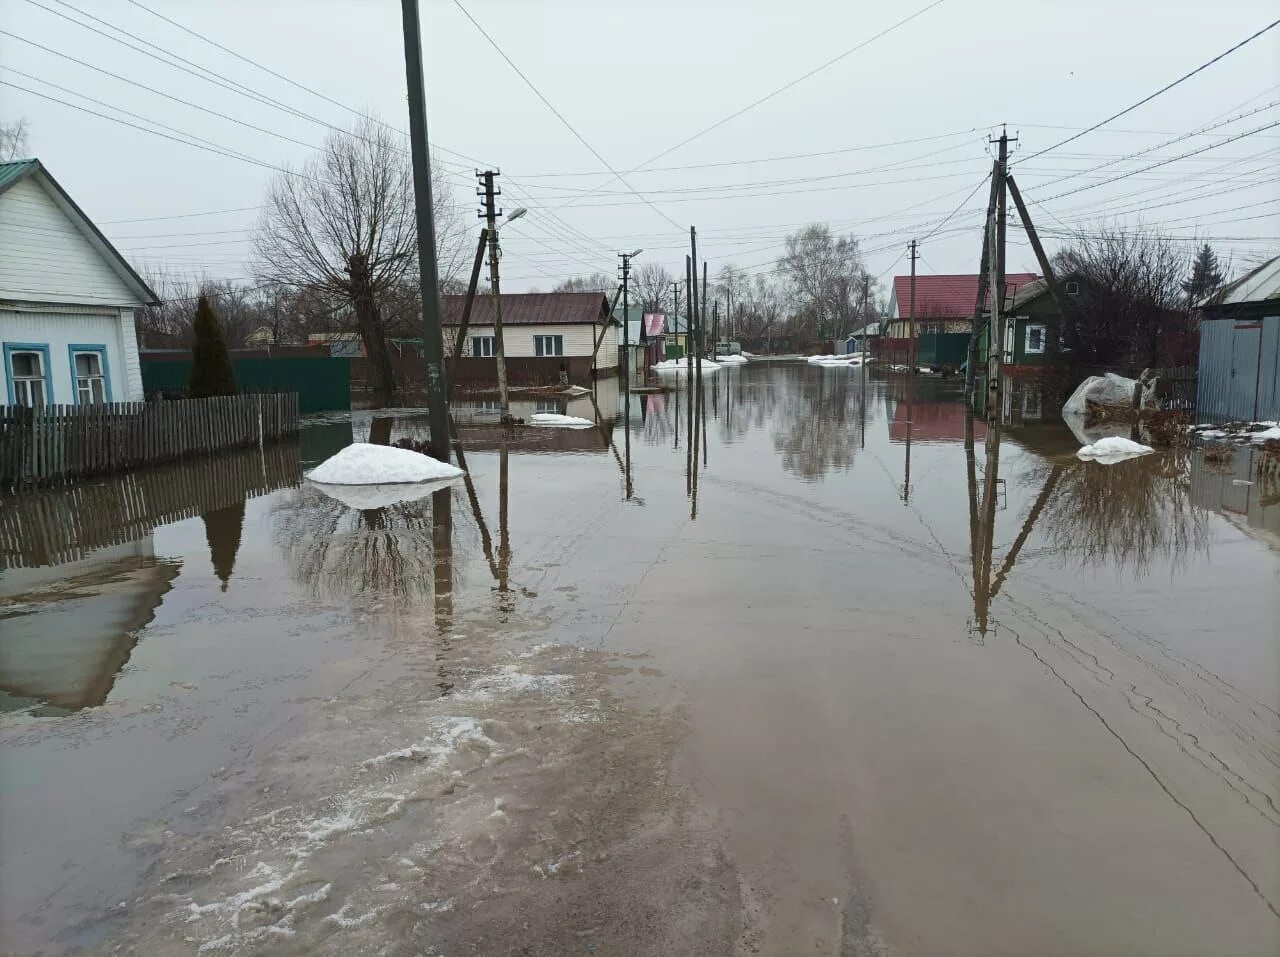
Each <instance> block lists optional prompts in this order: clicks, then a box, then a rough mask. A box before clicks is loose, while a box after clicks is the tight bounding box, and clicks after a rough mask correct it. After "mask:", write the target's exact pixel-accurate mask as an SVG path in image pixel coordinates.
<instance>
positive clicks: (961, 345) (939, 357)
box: [916, 332, 969, 366]
mask: <svg viewBox="0 0 1280 957" xmlns="http://www.w3.org/2000/svg"><path fill="white" fill-rule="evenodd" d="M968 354H969V333H967V332H938V333H933V332H927V333H921V335H920V340H919V342H918V344H917V347H916V361H917V362H918V363H920V365H922V366H959V365H961V364H962V363H963V362H964V361H965V358H966V357H967V356H968Z"/></svg>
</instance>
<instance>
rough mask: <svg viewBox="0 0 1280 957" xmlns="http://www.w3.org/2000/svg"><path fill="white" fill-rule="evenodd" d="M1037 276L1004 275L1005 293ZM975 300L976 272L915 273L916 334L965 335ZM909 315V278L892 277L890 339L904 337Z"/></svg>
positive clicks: (968, 328)
mask: <svg viewBox="0 0 1280 957" xmlns="http://www.w3.org/2000/svg"><path fill="white" fill-rule="evenodd" d="M1037 278H1039V277H1037V276H1036V274H1035V273H1009V274H1008V275H1006V276H1005V289H1006V295H1008V294H1009V292H1010V291H1013V290H1017V289H1018V288H1020V287H1021V286H1025V285H1026V284H1027V283H1029V282H1032V281H1033V280H1035V279H1037ZM977 299H978V274H977V273H971V274H958V275H943V276H916V299H915V317H916V335H917V336H918V335H921V334H924V333H961V332H962V333H965V334H968V333H969V332H970V330H971V329H972V328H973V308H974V305H975V303H976V302H977ZM910 315H911V277H910V276H894V277H893V292H892V293H891V294H890V297H889V316H888V319H887V320H886V324H887V328H886V330H885V334H886V335H888V336H889V337H890V338H893V339H904V338H906V336H907V325H908V320H909V318H910Z"/></svg>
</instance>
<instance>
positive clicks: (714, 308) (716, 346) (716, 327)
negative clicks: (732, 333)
mask: <svg viewBox="0 0 1280 957" xmlns="http://www.w3.org/2000/svg"><path fill="white" fill-rule="evenodd" d="M718 355H720V300H719V299H717V300H716V301H715V302H714V303H712V304H711V358H712V359H713V360H714V359H715V357H716V356H718ZM719 394H720V393H719V392H717V393H716V395H719Z"/></svg>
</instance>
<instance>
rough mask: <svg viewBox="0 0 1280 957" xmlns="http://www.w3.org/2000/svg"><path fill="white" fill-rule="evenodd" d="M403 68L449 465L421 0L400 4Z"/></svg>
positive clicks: (431, 372) (436, 406) (429, 326)
mask: <svg viewBox="0 0 1280 957" xmlns="http://www.w3.org/2000/svg"><path fill="white" fill-rule="evenodd" d="M400 9H401V16H402V20H403V29H404V68H405V77H406V79H407V81H408V88H409V146H410V152H411V155H412V157H413V195H414V207H415V210H416V213H417V226H418V289H419V294H420V295H421V297H422V351H423V353H424V354H425V355H426V359H427V370H426V371H427V383H426V385H427V421H428V422H429V423H430V426H431V450H432V452H433V454H434V455H435V457H436V458H438V459H440V460H441V461H443V462H447V461H449V397H448V396H447V395H446V394H445V393H446V386H445V370H444V328H443V326H444V314H443V312H442V311H441V309H440V274H439V267H438V264H437V263H436V228H435V219H434V213H433V212H432V199H431V153H430V150H429V149H428V146H427V106H426V91H425V90H424V87H423V80H422V34H421V27H420V25H419V21H418V0H401V4H400Z"/></svg>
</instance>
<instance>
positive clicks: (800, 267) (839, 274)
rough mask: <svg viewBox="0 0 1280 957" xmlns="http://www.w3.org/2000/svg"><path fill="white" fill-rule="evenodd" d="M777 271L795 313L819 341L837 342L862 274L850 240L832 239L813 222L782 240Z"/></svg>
mask: <svg viewBox="0 0 1280 957" xmlns="http://www.w3.org/2000/svg"><path fill="white" fill-rule="evenodd" d="M778 266H779V268H780V269H781V270H782V272H783V274H784V275H785V276H786V277H787V280H788V285H789V286H790V291H791V295H792V298H793V301H794V304H795V306H796V308H797V311H798V312H801V313H803V314H805V315H807V316H809V317H810V318H811V319H812V321H813V323H814V325H815V331H816V333H817V337H818V338H819V339H831V338H841V337H843V336H844V335H845V334H846V333H848V332H849V331H850V329H852V327H853V323H854V318H855V316H856V315H857V312H858V307H859V305H860V303H861V295H862V279H863V276H864V275H865V273H866V269H865V267H864V264H863V260H862V251H861V250H860V249H859V248H858V241H857V239H855V238H854V237H853V236H833V235H832V233H831V229H830V227H829V226H827V225H826V224H825V223H814V224H812V225H810V226H806V227H805V228H804V229H802V230H800V231H799V232H798V233H793V234H791V235H790V236H788V237H787V239H786V252H785V253H784V254H783V256H782V258H781V259H780V260H778Z"/></svg>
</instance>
